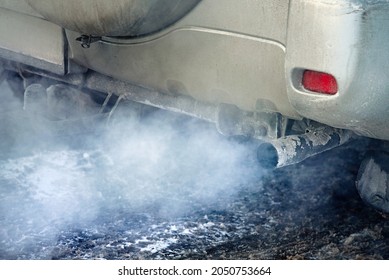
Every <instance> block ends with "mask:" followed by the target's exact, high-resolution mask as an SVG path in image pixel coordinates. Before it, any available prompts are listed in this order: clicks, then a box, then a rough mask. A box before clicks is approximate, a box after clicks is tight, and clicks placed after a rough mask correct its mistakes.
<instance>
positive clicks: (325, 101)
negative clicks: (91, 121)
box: [0, 0, 389, 212]
mask: <svg viewBox="0 0 389 280" xmlns="http://www.w3.org/2000/svg"><path fill="white" fill-rule="evenodd" d="M388 43H389V1H384V0H250V1H234V0H221V1H214V0H186V1H181V0H170V1H162V0H117V1H104V0H85V1H77V0H68V1H59V0H47V1H40V0H20V1H11V0H0V57H1V60H0V73H1V77H2V79H3V80H4V79H7V80H8V82H9V84H10V85H11V87H12V88H13V89H14V91H15V94H19V95H22V97H23V99H24V107H25V109H26V110H41V109H42V107H39V106H36V104H37V103H39V102H40V101H39V100H44V102H46V103H45V104H48V107H49V111H50V118H51V119H55V120H56V121H60V120H68V119H69V118H75V117H77V116H78V114H76V113H75V111H73V112H71V113H67V112H66V111H65V112H64V107H63V106H62V105H61V104H63V102H64V101H63V100H68V101H67V102H68V104H73V105H72V106H73V107H77V106H79V107H85V106H87V105H85V104H89V103H88V102H89V101H88V100H89V99H88V98H89V97H96V96H100V98H101V96H102V97H103V100H102V101H101V102H100V104H101V106H102V107H101V109H100V110H98V112H97V113H96V114H102V115H104V116H106V117H109V116H111V114H112V112H113V111H114V110H115V108H116V107H117V105H118V104H119V103H120V102H125V101H126V100H130V101H133V102H137V103H140V104H145V105H150V106H154V107H157V108H162V109H166V110H170V111H174V112H180V113H182V114H186V115H189V116H193V117H197V118H200V119H203V120H206V121H209V122H212V123H214V124H215V126H216V128H217V130H218V131H219V132H220V133H222V134H224V135H226V136H228V137H241V138H244V139H255V140H257V141H259V144H258V149H257V151H255V152H256V153H257V155H258V162H259V164H260V165H262V166H263V167H264V168H280V167H283V166H287V165H290V164H295V163H298V162H300V161H302V160H304V159H306V158H308V157H310V156H313V155H316V154H319V153H322V152H324V151H327V150H329V149H332V148H334V147H337V146H340V145H342V144H344V143H346V142H348V141H349V140H352V139H354V138H356V137H364V138H368V139H376V140H377V141H378V142H379V143H380V144H379V146H380V147H379V148H376V149H375V150H374V151H368V150H366V157H365V160H364V161H363V162H362V164H361V169H360V171H359V174H358V178H357V180H356V182H357V189H358V191H359V192H360V195H361V197H362V199H363V200H364V201H365V202H367V203H368V204H369V205H371V206H373V207H375V208H376V209H378V210H379V211H382V212H389V189H388V188H389V179H388V178H389V176H388V172H389V167H388V159H389V155H388V148H387V147H388V145H387V143H388V142H387V141H388V140H389V125H388V121H389V102H388V94H389V82H388V79H387V77H388V73H389V55H388V52H387V46H388ZM69 100H70V101H69ZM69 102H70V103H69ZM112 103H113V105H112ZM107 104H111V106H107ZM92 107H93V106H92ZM65 108H66V106H65ZM76 111H77V110H76ZM91 111H93V110H91Z"/></svg>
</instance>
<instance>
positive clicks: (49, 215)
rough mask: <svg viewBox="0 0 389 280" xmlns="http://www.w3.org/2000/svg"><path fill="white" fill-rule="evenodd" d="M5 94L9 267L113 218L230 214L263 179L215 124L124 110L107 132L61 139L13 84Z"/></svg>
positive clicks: (246, 149)
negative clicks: (241, 194) (237, 197)
mask: <svg viewBox="0 0 389 280" xmlns="http://www.w3.org/2000/svg"><path fill="white" fill-rule="evenodd" d="M32 89H34V87H32ZM0 91H1V96H2V102H1V105H0V106H1V113H0V118H1V122H0V132H1V144H0V190H1V191H0V259H7V258H10V259H14V258H23V256H24V255H25V254H27V252H28V253H29V254H28V255H29V256H31V252H35V251H36V252H38V251H40V252H41V248H44V247H45V246H48V245H50V244H55V242H56V240H57V239H58V236H60V235H61V232H62V231H64V230H68V229H82V228H83V227H85V226H87V225H91V224H94V223H99V222H101V221H100V220H101V219H107V217H108V218H109V217H111V218H114V217H115V215H114V214H112V215H110V214H109V213H119V212H120V213H125V215H127V216H131V215H137V214H138V213H147V215H154V216H157V217H161V218H165V219H174V218H176V217H180V216H184V215H187V214H188V213H190V212H193V211H198V210H199V209H203V208H204V207H205V208H207V207H210V208H212V207H213V208H215V209H222V208H223V207H226V205H227V204H228V202H229V201H231V200H232V199H233V197H234V194H236V193H237V192H238V191H239V190H240V189H242V187H243V185H247V184H250V183H254V182H255V183H257V182H258V179H259V178H260V177H261V175H262V173H261V171H260V170H258V168H257V165H256V157H255V153H253V151H254V147H252V146H251V145H250V144H248V143H246V144H242V143H236V142H233V141H230V140H228V139H226V138H225V137H223V136H221V135H219V134H218V133H217V132H216V129H215V128H214V127H213V125H211V124H209V123H206V122H202V121H199V120H195V119H192V118H189V117H183V116H181V115H176V114H173V113H168V112H164V111H153V112H151V113H148V114H147V116H146V117H143V118H141V119H139V118H137V117H136V116H137V114H135V115H134V113H133V112H134V110H132V111H131V110H130V108H128V107H131V106H127V107H126V105H123V106H122V108H120V110H118V112H117V113H116V112H115V115H114V116H113V118H112V119H111V120H110V124H109V126H108V127H106V126H102V127H103V128H100V127H98V126H96V129H95V130H94V131H93V132H88V133H83V134H80V135H73V134H72V133H70V134H68V135H61V134H58V133H57V130H58V127H57V123H55V122H50V121H47V120H45V119H43V118H42V117H40V116H39V115H37V114H36V112H29V111H25V110H23V109H22V108H23V101H22V100H18V99H17V98H15V97H13V96H12V93H11V91H10V90H9V89H8V87H7V83H6V82H3V83H2V84H1V90H0ZM70 132H71V131H70ZM50 254H51V252H45V253H44V254H43V255H42V253H39V254H38V253H37V255H36V256H35V258H48V257H49V256H50Z"/></svg>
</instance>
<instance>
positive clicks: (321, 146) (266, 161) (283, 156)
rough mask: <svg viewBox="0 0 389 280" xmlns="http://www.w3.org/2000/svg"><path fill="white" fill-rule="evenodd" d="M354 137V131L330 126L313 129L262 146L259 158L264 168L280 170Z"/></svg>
mask: <svg viewBox="0 0 389 280" xmlns="http://www.w3.org/2000/svg"><path fill="white" fill-rule="evenodd" d="M353 135H354V133H353V132H352V131H349V130H344V129H337V128H333V127H329V126H320V127H311V128H309V129H307V130H306V133H304V134H301V135H290V136H285V137H282V138H279V139H277V140H274V141H271V142H266V143H262V144H260V145H259V147H258V150H257V158H258V161H259V164H260V165H261V166H262V167H263V168H266V169H273V168H279V167H283V166H287V165H291V164H295V163H298V162H301V161H303V160H305V159H307V158H309V157H311V156H314V155H317V154H320V153H322V152H325V151H328V150H330V149H333V148H336V147H338V146H340V145H343V144H344V143H346V142H348V141H349V140H350V139H351V138H352V137H353Z"/></svg>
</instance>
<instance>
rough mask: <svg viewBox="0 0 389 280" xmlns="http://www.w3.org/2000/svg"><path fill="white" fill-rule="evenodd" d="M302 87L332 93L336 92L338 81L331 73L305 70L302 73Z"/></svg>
mask: <svg viewBox="0 0 389 280" xmlns="http://www.w3.org/2000/svg"><path fill="white" fill-rule="evenodd" d="M302 84H303V87H304V88H305V89H307V90H310V91H313V92H318V93H324V94H329V95H333V94H336V93H337V92H338V83H337V82H336V79H335V77H334V76H332V75H331V74H327V73H323V72H317V71H312V70H305V71H304V74H303V81H302Z"/></svg>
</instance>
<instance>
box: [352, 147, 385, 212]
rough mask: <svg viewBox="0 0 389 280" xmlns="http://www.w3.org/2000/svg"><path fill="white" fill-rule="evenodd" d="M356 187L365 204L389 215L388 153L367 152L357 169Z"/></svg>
mask: <svg viewBox="0 0 389 280" xmlns="http://www.w3.org/2000/svg"><path fill="white" fill-rule="evenodd" d="M356 186H357V190H358V192H359V195H360V196H361V198H362V200H363V201H364V202H365V203H366V204H368V205H370V206H372V207H374V208H375V209H377V210H378V211H381V212H385V213H389V153H387V152H385V151H371V152H368V153H367V154H366V156H365V159H364V160H363V161H362V163H361V166H360V168H359V172H358V177H357V181H356Z"/></svg>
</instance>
